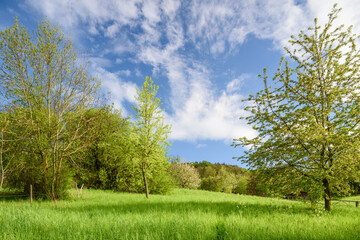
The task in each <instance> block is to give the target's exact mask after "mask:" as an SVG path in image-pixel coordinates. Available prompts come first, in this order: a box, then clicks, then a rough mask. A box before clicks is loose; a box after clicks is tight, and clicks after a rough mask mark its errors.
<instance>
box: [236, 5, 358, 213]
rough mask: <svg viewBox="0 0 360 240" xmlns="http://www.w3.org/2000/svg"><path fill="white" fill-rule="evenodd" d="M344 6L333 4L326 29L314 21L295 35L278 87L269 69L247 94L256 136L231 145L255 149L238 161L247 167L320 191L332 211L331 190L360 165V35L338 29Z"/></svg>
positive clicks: (341, 187)
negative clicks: (256, 89) (261, 86)
mask: <svg viewBox="0 0 360 240" xmlns="http://www.w3.org/2000/svg"><path fill="white" fill-rule="evenodd" d="M339 11H340V9H338V8H336V5H335V6H334V8H333V10H332V12H331V13H330V14H329V21H328V23H326V24H325V26H324V27H323V28H321V27H320V26H318V24H317V21H316V19H315V26H314V28H309V31H308V32H304V31H301V32H300V34H299V35H298V37H294V36H292V37H291V39H292V40H291V41H290V43H291V44H292V46H293V48H292V49H291V50H290V49H286V51H287V53H288V54H289V57H290V59H291V60H292V64H294V65H295V66H296V67H295V68H292V67H291V66H290V64H289V63H288V62H285V66H284V69H282V66H283V59H284V58H283V59H282V60H281V62H280V67H279V69H278V71H277V73H276V74H275V76H274V81H275V85H274V86H273V88H271V87H270V86H268V82H267V78H268V77H267V75H266V70H264V75H263V79H264V83H265V88H264V90H262V91H260V92H258V93H257V94H256V95H255V96H252V95H250V96H249V98H248V99H247V100H248V101H249V102H250V106H249V107H248V108H247V110H249V111H250V113H251V115H250V116H249V117H247V118H246V119H247V120H248V123H249V124H251V125H253V128H254V129H255V130H257V132H258V136H257V137H256V138H254V139H247V138H240V139H237V140H235V142H234V145H242V146H248V147H249V148H250V150H248V151H246V155H245V156H243V157H240V158H239V159H241V160H242V162H243V163H247V164H248V165H249V166H250V167H252V168H254V169H258V170H259V171H261V170H270V169H271V171H268V172H272V173H274V171H276V173H277V174H273V177H277V176H278V177H279V178H281V179H282V182H281V184H283V185H287V184H292V183H293V184H295V183H294V181H291V179H293V178H296V179H298V181H297V183H296V184H301V186H302V188H304V189H308V190H313V191H315V192H316V193H319V191H322V193H323V194H322V195H323V197H324V199H325V209H326V210H328V211H329V210H330V209H331V197H332V195H333V193H335V192H339V191H341V192H343V193H344V192H346V191H348V190H349V189H348V182H349V180H351V179H358V178H359V171H358V170H357V169H358V167H359V164H360V162H359V143H360V127H359V124H360V115H359V111H360V84H359V79H360V72H359V67H360V54H359V49H358V48H357V47H356V41H357V40H358V38H359V37H358V36H357V35H355V34H352V32H351V27H350V28H348V29H347V30H343V29H344V28H343V26H340V27H334V26H333V24H334V20H335V19H336V17H337V15H338V13H339ZM292 64H291V65H292ZM264 173H265V174H266V171H264ZM284 179H287V180H288V181H287V180H284Z"/></svg>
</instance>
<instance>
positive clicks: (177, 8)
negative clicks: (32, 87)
mask: <svg viewBox="0 0 360 240" xmlns="http://www.w3.org/2000/svg"><path fill="white" fill-rule="evenodd" d="M333 3H334V1H332V0H331V1H327V0H309V1H307V2H306V3H303V4H297V3H296V2H295V1H294V0H269V1H263V0H243V1H237V0H233V1H232V0H212V1H209V0H196V1H178V0H156V1H150V0H134V1H127V0H122V1H119V0H109V1H106V4H104V2H103V1H100V0H79V1H72V0H52V1H50V0H27V6H30V7H31V8H33V9H37V10H36V11H40V12H41V13H42V14H43V15H45V16H47V17H48V18H49V19H50V20H52V21H56V22H58V23H59V24H60V25H61V26H62V27H64V28H65V29H67V31H69V32H71V33H72V34H75V35H76V36H77V37H79V38H81V34H84V35H86V36H88V35H89V36H92V37H93V38H94V39H95V40H94V41H96V39H98V38H101V41H102V43H99V46H98V48H95V47H93V48H92V51H93V52H92V54H97V53H99V55H101V56H100V57H99V58H98V59H96V58H94V59H93V62H94V63H93V65H92V68H93V71H94V73H96V74H97V75H99V76H100V78H101V79H102V82H103V86H104V87H105V88H106V89H110V90H111V92H112V96H113V97H114V100H115V105H116V106H117V107H118V108H122V109H123V110H125V108H124V102H126V101H127V102H131V103H133V102H134V95H135V93H136V91H135V89H136V85H135V84H134V83H132V82H127V81H125V80H124V79H123V78H122V77H131V76H133V77H135V76H136V77H137V78H138V76H139V75H140V74H139V67H138V66H140V65H138V66H137V67H136V69H133V70H123V71H122V72H121V71H117V72H114V71H112V70H109V69H111V68H110V66H109V62H108V61H109V60H106V57H107V54H108V55H110V54H115V55H116V59H115V60H114V62H116V63H118V64H122V63H123V62H124V60H123V59H122V58H123V57H124V56H125V55H126V56H127V57H129V56H130V57H131V58H132V60H133V63H134V64H145V65H148V66H151V67H152V71H153V72H152V73H153V75H155V77H154V80H155V82H156V76H157V75H158V76H160V75H162V76H165V77H166V79H167V80H168V83H169V86H170V89H169V91H168V92H169V94H168V95H166V96H162V97H163V98H164V97H166V98H167V99H169V102H170V103H171V109H166V112H167V114H166V118H167V121H168V122H169V123H171V124H172V126H173V133H172V135H171V138H172V139H173V140H187V141H197V140H201V139H204V140H206V139H211V140H225V141H229V140H231V139H232V138H237V137H241V136H247V137H254V136H255V135H256V132H254V131H253V130H252V129H251V128H250V127H249V126H247V125H246V123H245V122H242V121H239V117H241V116H244V115H245V114H246V113H245V111H244V110H243V107H244V106H243V105H242V103H241V99H242V98H243V96H242V95H241V94H239V91H240V90H241V87H242V83H243V81H244V80H245V79H248V78H251V76H250V75H246V74H245V75H241V76H239V77H237V78H229V79H225V80H224V83H225V85H224V86H225V87H224V89H218V88H217V87H216V85H215V84H214V79H213V78H212V70H211V68H210V67H209V65H208V62H207V61H206V58H210V59H211V58H216V57H218V56H222V54H232V53H233V52H236V50H237V48H238V47H239V46H241V45H242V44H243V43H244V42H245V41H246V39H247V38H248V37H249V35H253V36H255V37H256V38H259V39H269V40H271V41H272V42H273V47H274V48H275V49H282V48H283V47H284V46H285V45H287V41H288V39H289V37H290V35H291V34H294V33H295V34H296V33H298V32H299V30H300V29H306V28H307V27H308V26H311V25H312V21H313V18H314V17H315V16H321V21H323V20H322V19H326V14H327V13H328V12H329V11H330V9H331V7H332V5H333ZM355 3H356V1H355V0H344V1H342V4H343V8H344V11H343V12H342V14H341V18H340V22H343V23H344V24H346V25H350V24H354V25H356V26H360V20H359V18H358V17H357V15H358V14H357V13H358V12H359V11H360V5H359V4H355ZM354 6H356V7H354ZM324 16H325V17H324ZM324 21H325V20H324ZM355 30H356V31H358V30H359V28H358V27H356V28H355ZM198 55H202V56H205V58H204V57H199V56H198ZM107 64H108V65H107Z"/></svg>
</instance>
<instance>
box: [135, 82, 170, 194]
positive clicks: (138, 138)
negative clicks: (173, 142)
mask: <svg viewBox="0 0 360 240" xmlns="http://www.w3.org/2000/svg"><path fill="white" fill-rule="evenodd" d="M158 88H159V87H158V86H156V85H155V84H153V81H152V80H151V78H150V77H146V79H145V81H144V84H143V86H142V87H141V91H140V90H139V89H137V93H138V96H137V102H138V106H133V108H134V110H135V111H136V115H135V116H136V121H135V122H134V127H133V129H134V139H135V149H136V150H135V152H136V155H135V159H136V161H137V163H138V166H139V168H140V170H141V173H142V178H143V181H144V187H145V193H146V197H147V198H149V181H148V178H149V176H150V177H152V173H154V172H157V173H158V174H160V173H162V172H164V171H166V169H168V168H169V166H170V165H169V162H168V161H167V159H166V153H167V147H168V146H169V145H170V144H169V142H168V140H167V138H168V134H169V133H170V126H169V125H166V124H164V114H163V110H162V109H161V108H160V106H161V105H160V98H158V97H156V93H157V90H158ZM158 177H159V176H158ZM153 179H154V178H153ZM158 179H159V178H158ZM164 179H166V176H165V175H164ZM165 182H166V181H165Z"/></svg>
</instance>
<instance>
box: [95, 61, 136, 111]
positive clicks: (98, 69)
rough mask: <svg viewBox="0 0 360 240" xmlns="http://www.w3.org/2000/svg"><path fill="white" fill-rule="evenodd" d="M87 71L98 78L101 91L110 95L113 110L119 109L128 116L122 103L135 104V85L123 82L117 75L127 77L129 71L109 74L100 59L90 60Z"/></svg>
mask: <svg viewBox="0 0 360 240" xmlns="http://www.w3.org/2000/svg"><path fill="white" fill-rule="evenodd" d="M105 62H106V61H105ZM89 71H90V72H91V73H92V74H93V75H94V76H97V77H99V78H100V79H101V85H102V87H103V89H104V90H106V91H108V92H110V93H111V101H112V102H114V106H115V108H117V109H121V110H122V112H123V114H124V115H128V112H127V110H126V108H125V107H124V103H125V102H130V103H132V104H135V103H136V99H135V97H136V84H135V83H132V82H126V81H124V80H123V79H121V78H120V77H119V75H118V74H120V75H121V74H125V75H127V74H130V71H129V70H123V71H119V72H118V73H113V72H109V71H107V70H106V69H105V68H104V61H103V59H101V58H92V59H91V61H90V68H89Z"/></svg>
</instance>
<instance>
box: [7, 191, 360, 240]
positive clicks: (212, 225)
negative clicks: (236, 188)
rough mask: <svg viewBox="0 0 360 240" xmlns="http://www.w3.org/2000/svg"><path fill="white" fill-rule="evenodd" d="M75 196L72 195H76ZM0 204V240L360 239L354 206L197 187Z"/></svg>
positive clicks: (359, 214) (359, 221)
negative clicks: (314, 205)
mask: <svg viewBox="0 0 360 240" xmlns="http://www.w3.org/2000/svg"><path fill="white" fill-rule="evenodd" d="M73 195H74V196H75V194H74V192H73ZM57 205H58V208H57V209H56V208H55V207H54V204H53V203H52V202H47V201H45V202H38V201H35V202H34V203H33V206H32V207H30V203H29V201H28V200H17V201H2V200H0V239H8V240H10V239H22V240H25V239H46V240H48V239H360V208H355V204H351V205H350V204H346V203H335V202H334V204H333V211H332V212H330V213H325V212H324V211H322V210H321V209H322V206H320V205H319V209H318V210H316V211H315V212H314V211H312V210H311V209H310V204H305V203H302V202H296V201H289V200H281V199H268V198H261V197H254V196H244V195H232V194H224V193H214V192H207V191H195V190H180V189H177V190H174V192H173V193H172V194H171V195H167V196H159V195H151V196H150V199H149V200H147V199H146V198H145V197H144V196H143V195H139V194H126V193H113V192H110V191H95V190H84V191H83V194H82V196H81V198H80V199H77V198H75V197H74V198H72V199H69V200H64V201H58V202H57Z"/></svg>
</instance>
